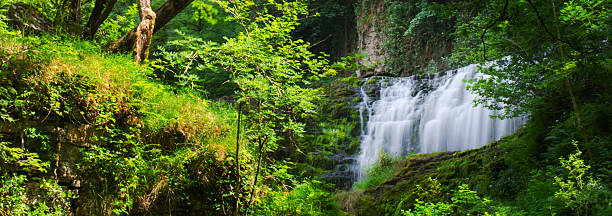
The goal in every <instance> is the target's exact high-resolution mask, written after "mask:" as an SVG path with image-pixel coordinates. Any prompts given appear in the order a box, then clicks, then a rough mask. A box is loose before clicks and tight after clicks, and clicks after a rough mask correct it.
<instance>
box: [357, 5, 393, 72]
mask: <svg viewBox="0 0 612 216" xmlns="http://www.w3.org/2000/svg"><path fill="white" fill-rule="evenodd" d="M358 4H361V5H360V7H359V10H358V11H357V13H358V14H357V20H358V21H357V40H358V42H357V49H358V52H362V53H365V54H367V57H365V58H364V59H362V60H361V62H362V64H364V65H365V66H369V67H373V69H372V70H370V71H364V70H358V71H357V77H368V76H373V75H378V74H384V73H385V71H387V69H388V68H387V67H386V65H385V64H384V62H385V59H386V58H388V55H386V53H385V51H384V50H383V49H382V46H383V43H384V41H385V39H386V38H385V34H384V32H383V27H384V21H383V20H382V17H381V16H379V15H380V14H382V13H383V12H384V11H385V3H384V1H382V0H376V1H371V2H370V1H366V2H361V3H358Z"/></svg>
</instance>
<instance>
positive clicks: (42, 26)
mask: <svg viewBox="0 0 612 216" xmlns="http://www.w3.org/2000/svg"><path fill="white" fill-rule="evenodd" d="M7 15H8V24H9V25H11V26H13V27H14V28H16V29H18V30H20V31H22V32H25V33H30V32H33V33H53V32H55V27H54V26H53V22H51V20H49V19H48V18H47V17H45V15H44V14H42V13H41V12H40V11H38V10H37V9H36V8H35V7H34V6H32V5H29V4H26V3H21V2H18V3H15V4H12V5H10V6H8V13H7Z"/></svg>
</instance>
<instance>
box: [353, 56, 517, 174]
mask: <svg viewBox="0 0 612 216" xmlns="http://www.w3.org/2000/svg"><path fill="white" fill-rule="evenodd" d="M477 70H478V66H477V65H469V66H467V67H463V68H460V69H458V70H456V73H455V74H453V71H448V72H447V73H446V75H443V76H437V77H434V78H432V79H422V80H419V79H416V78H415V77H407V78H390V79H389V80H385V82H383V83H386V84H381V90H380V98H379V99H378V100H376V101H374V102H372V101H369V97H368V96H367V94H366V93H365V91H364V90H363V88H362V91H361V95H362V97H363V102H362V103H361V105H360V113H361V114H362V115H366V114H367V116H368V120H367V123H366V124H365V126H363V121H364V120H363V117H362V132H361V136H362V137H361V153H360V155H359V158H358V159H357V160H358V167H357V168H358V173H360V174H359V176H360V177H361V176H362V174H361V173H362V172H363V171H364V170H365V169H366V168H368V167H370V166H371V165H372V164H374V163H375V162H376V161H377V160H378V159H379V156H380V153H381V151H384V152H386V153H388V154H390V155H394V156H399V155H405V154H407V153H410V152H421V153H428V152H436V151H458V150H467V149H473V148H478V147H480V146H483V145H485V144H487V143H489V142H491V141H494V140H497V139H500V138H501V137H503V136H506V135H508V134H510V133H512V132H514V131H515V130H516V129H518V127H520V126H521V125H522V124H523V123H524V120H523V118H513V119H504V120H500V119H494V118H491V117H490V116H491V115H494V114H495V111H491V110H488V109H485V108H482V107H480V106H479V107H474V103H473V100H474V98H475V95H473V94H472V93H471V92H470V91H468V90H467V89H466V85H467V84H466V83H465V82H464V80H469V79H472V78H474V76H478V73H477ZM419 86H426V87H427V88H424V89H420V87H419Z"/></svg>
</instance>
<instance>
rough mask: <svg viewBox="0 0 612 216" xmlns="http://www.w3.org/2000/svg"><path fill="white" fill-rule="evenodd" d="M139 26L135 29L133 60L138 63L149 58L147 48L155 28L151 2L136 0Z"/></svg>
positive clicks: (149, 0)
mask: <svg viewBox="0 0 612 216" xmlns="http://www.w3.org/2000/svg"><path fill="white" fill-rule="evenodd" d="M138 11H139V13H140V24H138V27H136V47H135V48H134V59H135V60H136V63H139V62H141V61H143V60H145V59H147V57H148V56H149V46H150V45H151V38H152V37H153V29H154V28H155V12H153V9H151V0H138Z"/></svg>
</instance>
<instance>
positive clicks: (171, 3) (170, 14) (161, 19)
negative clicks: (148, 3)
mask: <svg viewBox="0 0 612 216" xmlns="http://www.w3.org/2000/svg"><path fill="white" fill-rule="evenodd" d="M191 2H193V0H168V1H167V2H166V3H164V5H162V6H161V7H160V8H159V9H158V10H157V11H156V12H155V13H154V14H156V15H157V17H156V19H155V28H154V29H153V33H155V32H157V31H158V30H159V29H161V28H162V27H164V25H166V24H167V23H168V22H170V20H171V19H172V18H174V17H175V16H176V15H177V14H178V13H180V12H181V11H182V10H183V9H185V7H187V5H189V4H190V3H191ZM137 36H138V34H137V28H134V29H132V30H131V31H130V32H128V33H127V34H125V35H124V36H123V37H121V38H119V39H118V40H117V41H115V42H113V43H111V44H110V45H109V46H108V48H109V50H111V51H113V52H129V51H130V50H132V48H133V47H134V46H135V44H136V41H137Z"/></svg>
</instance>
